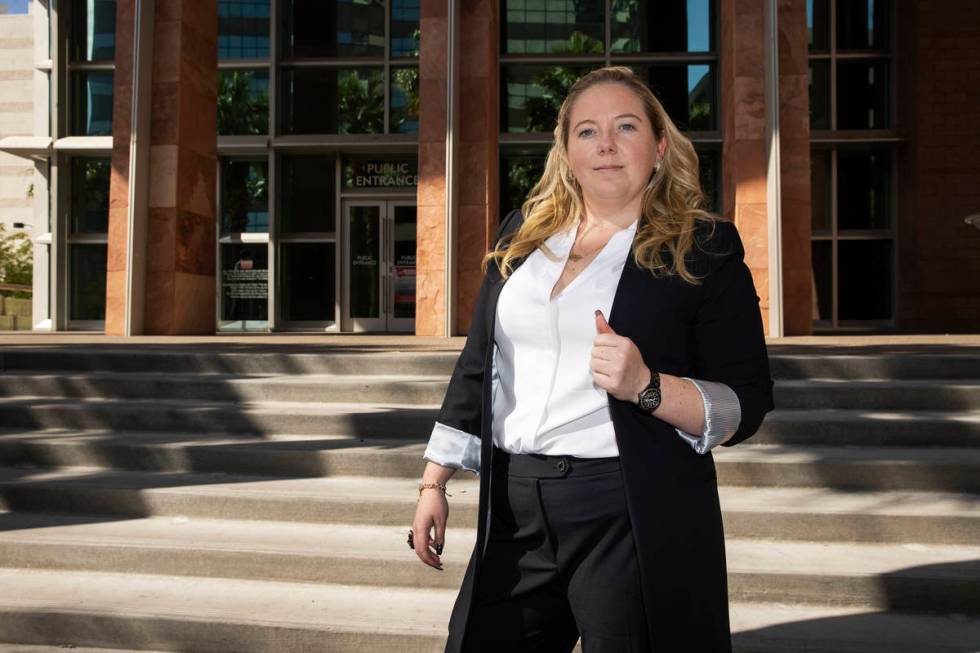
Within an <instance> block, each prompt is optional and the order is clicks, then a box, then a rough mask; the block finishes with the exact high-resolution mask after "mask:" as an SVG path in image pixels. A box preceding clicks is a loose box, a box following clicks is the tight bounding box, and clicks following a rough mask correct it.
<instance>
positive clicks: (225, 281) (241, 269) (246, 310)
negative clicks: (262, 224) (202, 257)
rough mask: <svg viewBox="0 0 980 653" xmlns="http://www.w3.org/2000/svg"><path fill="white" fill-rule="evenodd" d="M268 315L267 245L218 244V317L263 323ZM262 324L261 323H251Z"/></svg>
mask: <svg viewBox="0 0 980 653" xmlns="http://www.w3.org/2000/svg"><path fill="white" fill-rule="evenodd" d="M268 316H269V246H268V245H266V244H264V243H262V244H238V243H234V244H230V245H221V320H222V321H223V322H242V323H243V324H242V326H243V327H247V326H248V325H247V322H248V321H250V320H254V321H258V322H266V321H267V320H268ZM254 326H257V327H258V326H263V325H259V324H257V325H254Z"/></svg>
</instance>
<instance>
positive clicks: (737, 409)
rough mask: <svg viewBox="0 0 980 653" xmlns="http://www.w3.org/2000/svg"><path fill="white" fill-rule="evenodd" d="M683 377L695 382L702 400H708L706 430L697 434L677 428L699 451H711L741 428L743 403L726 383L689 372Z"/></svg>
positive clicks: (705, 402) (705, 403)
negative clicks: (689, 373) (692, 375)
mask: <svg viewBox="0 0 980 653" xmlns="http://www.w3.org/2000/svg"><path fill="white" fill-rule="evenodd" d="M681 378H683V379H687V380H688V381H690V382H691V383H693V384H694V387H695V388H697V389H698V392H699V393H701V400H702V401H703V402H704V433H702V434H701V435H700V436H697V435H692V434H690V433H688V432H686V431H682V430H681V429H678V428H675V429H674V430H675V431H677V434H678V435H679V436H681V437H682V438H683V439H684V440H686V441H687V442H688V444H690V445H691V447H693V449H694V450H695V451H697V452H698V453H701V454H704V453H708V452H709V451H711V450H712V449H714V448H715V447H717V446H718V445H719V444H721V443H723V442H725V441H726V440H728V438H730V437H732V436H733V435H734V434H735V431H737V430H738V425H739V423H740V422H741V421H742V407H741V405H740V404H739V402H738V395H736V394H735V391H734V390H732V389H731V388H730V387H728V386H727V385H725V384H724V383H718V382H716V381H704V380H701V379H692V378H690V377H686V376H684V377H681Z"/></svg>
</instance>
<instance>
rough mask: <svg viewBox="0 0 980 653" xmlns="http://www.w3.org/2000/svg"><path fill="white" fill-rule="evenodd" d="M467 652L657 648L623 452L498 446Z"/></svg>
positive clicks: (643, 651)
mask: <svg viewBox="0 0 980 653" xmlns="http://www.w3.org/2000/svg"><path fill="white" fill-rule="evenodd" d="M492 473H493V474H494V476H493V478H492V479H491V483H490V488H491V490H490V492H491V495H492V496H491V502H490V511H491V515H490V529H489V535H488V538H487V546H486V552H485V555H484V559H483V562H482V566H481V568H480V574H479V578H478V580H477V583H476V587H475V594H474V599H473V606H472V612H471V613H470V618H469V620H468V621H467V628H466V634H465V636H464V640H463V651H464V652H466V653H474V652H492V653H502V652H506V653H525V652H526V653H531V652H532V651H533V652H534V653H568V652H569V651H571V650H572V649H573V648H574V646H575V642H576V641H577V640H578V638H579V636H580V635H581V638H582V649H583V651H584V653H649V651H650V646H649V639H648V637H647V628H646V617H645V614H644V610H643V599H642V595H641V589H640V578H639V569H638V567H637V561H636V551H635V547H634V544H633V535H632V532H631V529H630V520H629V515H628V514H627V512H626V496H625V493H624V491H623V483H622V472H621V470H620V463H619V458H576V457H574V456H545V455H540V454H508V453H507V452H505V451H503V450H501V449H496V450H495V451H494V465H493V472H492Z"/></svg>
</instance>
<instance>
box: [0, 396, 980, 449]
mask: <svg viewBox="0 0 980 653" xmlns="http://www.w3.org/2000/svg"><path fill="white" fill-rule="evenodd" d="M437 416H438V406H418V405H417V404H414V405H413V404H370V403H330V404H321V403H316V402H242V403H232V402H221V401H197V400H171V399H141V400H133V399H60V398H58V399H54V398H48V397H12V398H11V397H8V398H0V423H2V424H3V425H4V426H6V427H20V428H30V429H78V428H82V429H109V430H130V431H165V432H171V431H179V432H194V433H210V432H215V431H217V432H223V433H235V434H243V435H265V434H274V433H290V434H300V435H349V436H354V437H364V438H407V439H412V440H415V441H422V440H423V439H425V438H427V437H428V435H429V433H430V432H431V430H432V424H433V422H434V421H435V419H436V417H437ZM753 443H755V444H803V445H814V444H816V445H821V446H831V445H855V446H858V445H861V446H868V445H871V446H902V447H933V446H947V447H976V446H978V445H980V411H922V410H919V411H906V410H881V411H876V410H847V409H826V410H820V411H814V410H778V409H777V410H775V411H773V412H771V413H770V414H769V415H768V416H767V417H766V420H765V421H764V422H763V424H762V426H761V427H760V429H759V431H758V432H757V433H756V434H755V435H754V436H753Z"/></svg>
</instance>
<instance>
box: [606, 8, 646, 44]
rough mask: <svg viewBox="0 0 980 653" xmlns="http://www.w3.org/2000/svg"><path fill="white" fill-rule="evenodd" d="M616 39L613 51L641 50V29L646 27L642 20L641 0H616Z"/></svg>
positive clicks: (614, 28) (614, 16)
mask: <svg viewBox="0 0 980 653" xmlns="http://www.w3.org/2000/svg"><path fill="white" fill-rule="evenodd" d="M612 15H613V21H614V25H613V30H614V33H615V37H616V38H615V39H614V40H613V44H612V51H613V52H639V51H640V30H641V29H645V28H646V25H645V24H644V21H641V20H640V2H639V0H614V2H613V7H612Z"/></svg>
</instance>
